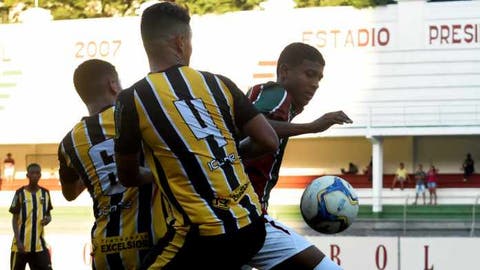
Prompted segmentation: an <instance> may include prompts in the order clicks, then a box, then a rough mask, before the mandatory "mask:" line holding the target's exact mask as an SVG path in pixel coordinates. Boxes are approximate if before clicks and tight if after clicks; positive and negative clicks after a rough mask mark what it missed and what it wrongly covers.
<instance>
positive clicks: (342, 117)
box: [268, 111, 353, 138]
mask: <svg viewBox="0 0 480 270" xmlns="http://www.w3.org/2000/svg"><path fill="white" fill-rule="evenodd" d="M268 122H269V123H270V125H272V127H273V129H275V132H276V133H277V135H278V137H280V138H287V137H291V136H297V135H302V134H308V133H318V132H323V131H325V130H327V129H329V128H330V127H331V126H333V125H335V124H337V125H343V124H351V123H353V121H352V120H351V119H350V118H349V117H348V116H347V115H346V114H345V113H344V112H343V111H336V112H329V113H326V114H324V115H322V116H321V117H319V118H317V119H316V120H314V121H312V122H310V123H289V122H288V121H277V120H273V119H269V120H268Z"/></svg>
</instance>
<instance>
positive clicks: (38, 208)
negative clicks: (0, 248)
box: [9, 186, 53, 252]
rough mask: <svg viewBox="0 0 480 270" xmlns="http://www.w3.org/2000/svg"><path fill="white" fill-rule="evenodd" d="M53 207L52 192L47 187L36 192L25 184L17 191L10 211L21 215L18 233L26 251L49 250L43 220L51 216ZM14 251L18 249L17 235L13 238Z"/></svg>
mask: <svg viewBox="0 0 480 270" xmlns="http://www.w3.org/2000/svg"><path fill="white" fill-rule="evenodd" d="M52 208H53V207H52V202H51V200H50V193H49V192H48V190H47V189H46V188H43V187H39V189H38V190H37V191H36V192H31V191H29V190H28V189H26V187H25V186H24V187H21V188H19V189H18V190H17V191H16V192H15V196H14V197H13V201H12V205H11V206H10V209H9V211H10V213H12V214H18V215H19V221H18V222H19V224H18V228H19V231H18V233H19V235H20V239H21V241H22V242H23V246H24V247H25V252H40V251H43V250H47V245H46V242H45V239H44V237H43V225H42V224H41V221H42V219H43V218H45V217H46V216H50V210H52ZM12 251H13V252H17V251H18V250H17V239H15V237H14V238H13V243H12Z"/></svg>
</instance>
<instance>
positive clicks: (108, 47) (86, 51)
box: [75, 40, 122, 58]
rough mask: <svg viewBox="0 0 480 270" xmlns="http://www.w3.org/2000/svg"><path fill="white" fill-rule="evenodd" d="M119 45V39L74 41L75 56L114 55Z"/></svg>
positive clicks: (120, 42)
mask: <svg viewBox="0 0 480 270" xmlns="http://www.w3.org/2000/svg"><path fill="white" fill-rule="evenodd" d="M121 45H122V41H121V40H110V41H107V40H102V41H88V42H83V41H78V42H77V43H75V57H76V58H94V57H112V56H116V55H117V53H118V50H119V49H120V46H121Z"/></svg>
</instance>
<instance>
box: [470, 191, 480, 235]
mask: <svg viewBox="0 0 480 270" xmlns="http://www.w3.org/2000/svg"><path fill="white" fill-rule="evenodd" d="M479 200H480V194H479V195H477V197H476V198H475V203H474V204H473V207H472V227H471V229H470V237H473V236H474V235H475V223H476V222H475V221H476V220H475V217H476V215H475V212H476V208H477V204H478V201H479Z"/></svg>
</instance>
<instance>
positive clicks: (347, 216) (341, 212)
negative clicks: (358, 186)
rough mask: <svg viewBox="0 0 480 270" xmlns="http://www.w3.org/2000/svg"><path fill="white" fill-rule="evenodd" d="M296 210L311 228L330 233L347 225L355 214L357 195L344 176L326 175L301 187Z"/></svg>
mask: <svg viewBox="0 0 480 270" xmlns="http://www.w3.org/2000/svg"><path fill="white" fill-rule="evenodd" d="M300 212H301V213H302V216H303V219H304V220H305V222H306V223H307V224H308V225H309V226H310V227H311V228H312V229H314V230H315V231H318V232H321V233H325V234H334V233H339V232H341V231H344V230H345V229H347V228H348V227H349V226H350V225H351V224H352V223H353V221H354V220H355V218H356V217H357V214H358V196H357V193H356V192H355V189H354V188H353V187H352V186H351V185H350V183H348V182H347V181H346V180H345V179H342V178H341V177H338V176H332V175H326V176H322V177H319V178H316V179H314V180H313V181H312V182H311V183H310V184H309V185H308V186H307V187H306V188H305V190H304V191H303V194H302V199H301V201H300Z"/></svg>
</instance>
